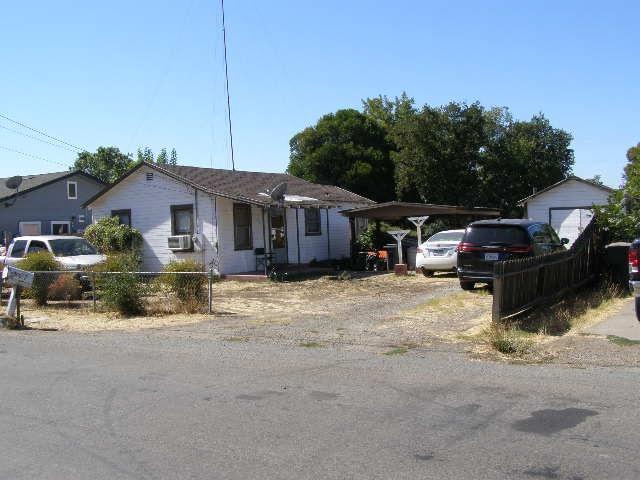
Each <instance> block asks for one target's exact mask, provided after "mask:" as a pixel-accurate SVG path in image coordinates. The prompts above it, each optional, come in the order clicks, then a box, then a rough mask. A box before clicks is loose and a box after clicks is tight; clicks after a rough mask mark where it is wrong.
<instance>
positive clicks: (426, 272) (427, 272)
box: [420, 267, 433, 277]
mask: <svg viewBox="0 0 640 480" xmlns="http://www.w3.org/2000/svg"><path fill="white" fill-rule="evenodd" d="M420 270H422V274H423V275H424V276H425V277H433V270H427V269H426V268H424V267H423V268H421V269H420Z"/></svg>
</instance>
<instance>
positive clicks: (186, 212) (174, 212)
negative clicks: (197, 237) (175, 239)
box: [171, 205, 193, 235]
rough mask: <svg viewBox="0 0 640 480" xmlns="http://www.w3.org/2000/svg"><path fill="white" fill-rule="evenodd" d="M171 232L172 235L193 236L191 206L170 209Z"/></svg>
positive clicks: (178, 206) (177, 206) (176, 206)
mask: <svg viewBox="0 0 640 480" xmlns="http://www.w3.org/2000/svg"><path fill="white" fill-rule="evenodd" d="M171 230H172V231H173V235H191V234H193V205H174V206H172V207H171Z"/></svg>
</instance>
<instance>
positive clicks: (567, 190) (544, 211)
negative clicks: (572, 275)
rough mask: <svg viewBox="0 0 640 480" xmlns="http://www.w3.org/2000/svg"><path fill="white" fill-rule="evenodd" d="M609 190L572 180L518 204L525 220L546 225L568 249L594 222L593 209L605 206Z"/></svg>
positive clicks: (576, 179)
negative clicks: (564, 241) (564, 240)
mask: <svg viewBox="0 0 640 480" xmlns="http://www.w3.org/2000/svg"><path fill="white" fill-rule="evenodd" d="M612 192H613V189H612V188H609V187H607V186H604V185H599V184H598V183H595V182H592V181H590V180H585V179H583V178H580V177H575V176H571V177H569V178H567V179H565V180H562V181H560V182H558V183H556V184H554V185H551V186H550V187H547V188H545V189H543V190H540V191H539V192H536V193H534V194H533V195H531V196H529V197H527V198H524V199H522V200H520V205H522V206H523V207H524V218H530V219H532V220H536V221H539V222H547V223H549V224H550V225H551V226H552V227H553V228H554V230H555V231H556V232H558V235H559V236H560V237H561V238H568V239H569V242H570V243H569V245H571V244H573V242H574V241H575V240H576V239H577V238H578V236H579V235H580V233H581V232H582V230H584V228H585V227H586V226H587V225H588V224H589V222H590V221H591V219H592V218H593V208H592V207H593V206H594V205H605V204H606V203H607V201H608V199H609V196H610V195H611V193H612Z"/></svg>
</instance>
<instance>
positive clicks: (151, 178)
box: [147, 172, 153, 182]
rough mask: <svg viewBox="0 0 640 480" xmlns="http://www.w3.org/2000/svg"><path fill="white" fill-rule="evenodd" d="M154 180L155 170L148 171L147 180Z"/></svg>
mask: <svg viewBox="0 0 640 480" xmlns="http://www.w3.org/2000/svg"><path fill="white" fill-rule="evenodd" d="M151 181H153V172H147V182H151Z"/></svg>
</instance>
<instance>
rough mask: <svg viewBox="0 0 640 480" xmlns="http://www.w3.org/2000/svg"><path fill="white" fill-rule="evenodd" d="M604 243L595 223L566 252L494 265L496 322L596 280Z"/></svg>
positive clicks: (601, 260) (494, 318)
mask: <svg viewBox="0 0 640 480" xmlns="http://www.w3.org/2000/svg"><path fill="white" fill-rule="evenodd" d="M603 247H604V246H603V242H602V237H601V235H600V232H599V230H598V228H597V226H596V222H595V221H592V222H591V223H590V224H589V225H588V226H587V227H586V228H585V229H584V230H583V232H582V234H581V235H580V237H578V239H577V240H576V241H575V243H574V244H573V245H572V246H571V248H570V249H569V250H567V251H564V252H556V253H550V254H548V255H540V256H537V257H529V258H522V259H516V260H508V261H505V262H496V263H495V264H494V270H493V272H494V273H493V275H494V280H493V311H492V317H493V321H494V322H499V321H502V320H505V319H507V318H509V317H513V316H515V315H518V314H519V313H523V312H525V311H527V310H529V309H531V308H533V307H536V306H538V305H541V304H545V303H552V302H554V301H558V300H560V299H561V298H562V297H564V296H566V295H567V294H569V293H571V292H572V291H574V290H575V289H576V288H579V287H581V286H582V285H584V284H586V283H588V282H589V281H591V280H593V279H594V278H595V277H596V275H598V273H599V272H600V270H601V266H602V263H603V256H604V252H603Z"/></svg>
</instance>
